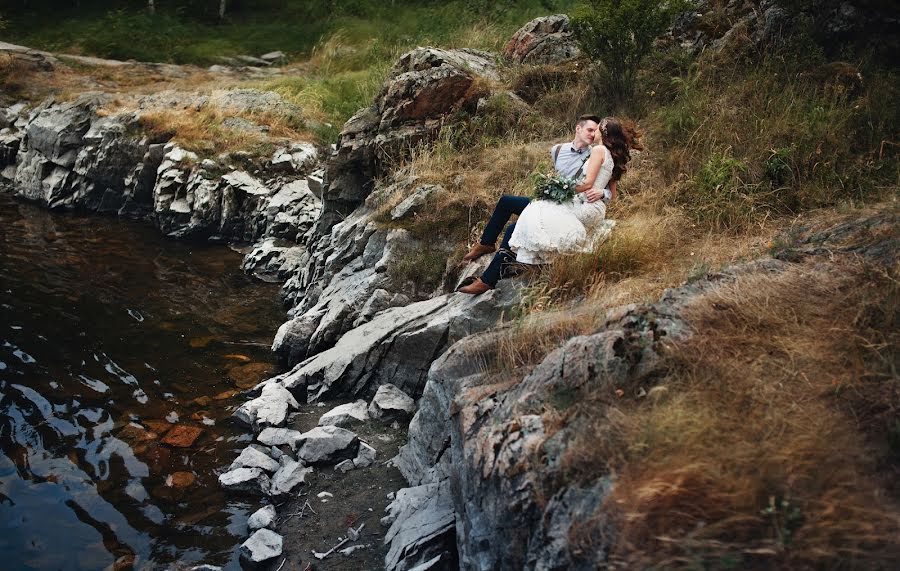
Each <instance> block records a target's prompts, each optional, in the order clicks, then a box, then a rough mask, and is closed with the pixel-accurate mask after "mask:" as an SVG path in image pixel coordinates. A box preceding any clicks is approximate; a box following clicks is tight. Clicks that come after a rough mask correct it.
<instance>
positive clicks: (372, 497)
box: [270, 401, 406, 571]
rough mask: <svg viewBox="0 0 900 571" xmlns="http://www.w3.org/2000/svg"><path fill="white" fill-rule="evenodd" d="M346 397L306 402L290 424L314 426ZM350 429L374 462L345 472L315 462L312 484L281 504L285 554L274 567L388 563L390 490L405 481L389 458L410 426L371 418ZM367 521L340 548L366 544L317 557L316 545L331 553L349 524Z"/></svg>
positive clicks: (291, 569)
mask: <svg viewBox="0 0 900 571" xmlns="http://www.w3.org/2000/svg"><path fill="white" fill-rule="evenodd" d="M343 402H347V401H334V402H328V403H326V404H325V406H317V405H315V404H312V405H303V406H302V407H301V410H300V412H298V413H296V414H294V415H293V416H292V418H291V419H290V420H289V421H288V423H287V426H288V428H293V429H295V430H300V431H307V430H310V429H311V428H313V427H315V426H316V425H317V424H318V421H319V417H320V416H321V415H322V414H324V413H325V412H327V411H328V410H331V409H332V408H333V407H335V406H337V405H339V404H342V403H343ZM346 428H347V429H348V430H352V431H353V432H355V433H356V434H357V435H358V436H359V438H360V440H362V441H364V442H366V443H367V444H369V445H370V446H372V447H373V448H375V450H376V451H377V455H376V458H375V463H374V464H373V465H372V466H369V467H368V468H361V469H356V470H351V471H349V472H347V473H346V474H342V473H340V472H338V471H336V470H334V467H333V466H316V467H315V472H314V473H313V474H312V475H311V477H309V478H308V480H307V482H308V484H307V485H304V486H302V487H301V489H300V492H299V494H298V495H297V496H296V497H294V498H292V499H290V500H288V501H286V502H279V503H277V504H276V510H277V512H278V520H277V526H276V529H275V531H277V532H278V533H280V534H281V535H282V536H283V537H284V553H283V555H282V557H279V558H277V559H276V560H275V561H274V562H273V563H272V564H271V566H270V569H273V570H275V569H278V568H279V566H281V565H282V563H283V566H282V567H281V571H307V570H310V571H311V570H316V571H329V570H344V569H356V570H369V569H383V568H384V556H385V554H386V553H387V546H385V545H384V535H385V533H386V532H387V528H385V527H382V525H381V522H380V521H379V520H380V519H381V518H382V517H383V516H384V515H385V513H384V509H385V507H387V505H388V504H389V503H390V500H389V499H388V497H387V496H388V494H389V493H391V492H396V491H397V490H399V489H400V488H402V487H404V486H405V485H406V482H405V480H404V479H403V476H402V475H401V474H400V471H399V470H397V468H394V467H393V466H387V465H385V463H386V462H387V461H388V460H390V459H391V458H393V457H394V456H396V454H397V452H398V451H399V449H400V446H401V445H403V444H404V443H405V442H406V425H405V424H403V423H401V424H400V425H399V426H397V428H393V427H392V426H391V425H388V424H384V423H382V422H380V421H377V420H369V421H367V422H363V423H359V422H358V423H355V424H353V425H351V426H348V427H346ZM320 492H329V493H331V494H333V497H330V498H329V497H326V498H319V497H317V495H318V494H319V493H320ZM307 501H308V502H309V506H310V507H311V508H312V510H315V513H313V512H312V510H310V508H309V507H306V508H305V509H304V506H305V504H306V502H307ZM301 512H302V515H301ZM292 514H296V515H292ZM362 524H365V525H364V527H363V528H362V531H361V532H360V537H359V539H358V540H357V541H348V542H347V543H345V544H344V545H342V546H341V548H340V549H345V548H348V547H353V546H364V547H362V548H359V549H356V550H355V551H353V552H352V553H350V554H349V555H344V554H341V553H339V552H338V551H335V552H334V553H332V554H331V555H329V556H328V557H326V558H325V559H322V560H319V559H316V558H315V557H314V556H313V553H312V551H313V550H315V551H317V552H319V553H324V552H327V551H328V550H329V549H331V548H332V547H334V546H335V545H337V544H338V543H339V542H340V539H342V538H345V537H347V529H348V527H350V526H351V525H352V526H353V527H354V528H359V526H360V525H362Z"/></svg>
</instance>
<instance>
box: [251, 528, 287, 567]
mask: <svg viewBox="0 0 900 571" xmlns="http://www.w3.org/2000/svg"><path fill="white" fill-rule="evenodd" d="M281 551H282V537H281V536H280V535H278V534H277V533H275V532H274V531H271V530H269V529H260V530H257V531H256V532H254V533H253V535H251V536H250V538H249V539H248V540H247V541H245V542H244V543H242V544H241V563H242V565H246V566H248V567H250V568H251V569H257V568H260V567H261V566H262V565H263V564H265V563H266V562H267V561H271V560H272V559H274V558H276V557H278V556H279V555H281Z"/></svg>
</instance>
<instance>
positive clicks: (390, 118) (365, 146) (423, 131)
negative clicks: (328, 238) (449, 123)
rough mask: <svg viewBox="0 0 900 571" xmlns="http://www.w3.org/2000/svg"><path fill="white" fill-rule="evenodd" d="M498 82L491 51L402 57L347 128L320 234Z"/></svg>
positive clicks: (330, 172) (332, 165)
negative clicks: (393, 162)
mask: <svg viewBox="0 0 900 571" xmlns="http://www.w3.org/2000/svg"><path fill="white" fill-rule="evenodd" d="M497 79H498V76H497V70H496V66H495V64H494V55H493V54H490V53H487V52H482V51H478V50H471V49H458V50H443V49H438V48H416V49H414V50H412V51H411V52H409V53H407V54H404V55H403V56H402V57H401V58H400V59H399V60H398V61H397V63H396V64H394V67H393V69H392V70H391V74H390V79H388V81H387V82H385V84H384V86H383V87H382V89H381V92H380V93H379V94H378V96H377V97H376V98H375V101H374V102H373V104H372V105H371V106H369V107H366V108H363V109H360V110H359V111H358V112H357V113H356V114H355V115H353V117H351V118H350V120H349V121H347V123H346V124H344V128H343V129H342V131H341V137H340V142H339V144H338V149H337V152H336V153H335V155H334V156H333V157H332V159H331V160H330V161H329V162H328V165H327V169H326V171H327V172H326V188H325V192H324V195H323V197H322V198H323V203H324V208H323V214H322V217H321V218H320V220H319V223H318V228H319V232H320V233H322V234H324V233H325V232H326V231H327V230H328V229H329V228H330V227H331V226H333V225H334V224H335V223H337V222H338V221H339V220H340V219H341V218H342V217H343V216H346V215H347V214H349V213H350V212H352V211H353V210H354V209H355V208H356V207H357V206H358V205H360V204H361V203H362V202H363V201H364V200H365V198H366V197H367V196H368V195H369V194H370V193H371V192H372V189H373V182H374V180H375V179H376V178H378V177H379V176H380V175H382V174H385V172H384V170H383V164H384V162H385V160H386V159H388V158H397V157H398V156H399V155H400V154H402V153H403V152H405V150H406V149H408V148H410V147H412V146H414V145H416V144H417V143H419V142H422V141H427V140H429V139H431V138H433V137H434V136H435V135H436V134H437V132H438V130H439V129H440V127H441V125H442V122H443V120H444V118H445V117H446V116H447V115H448V114H450V113H451V112H454V111H458V110H461V109H470V110H473V109H474V108H475V105H476V104H477V102H478V99H479V98H480V97H482V96H484V95H485V94H486V93H487V89H486V87H485V85H484V84H485V82H487V81H492V80H497Z"/></svg>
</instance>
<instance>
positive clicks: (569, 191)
mask: <svg viewBox="0 0 900 571" xmlns="http://www.w3.org/2000/svg"><path fill="white" fill-rule="evenodd" d="M531 180H532V182H534V198H535V200H552V201H553V202H558V203H559V204H563V203H566V202H571V201H572V199H574V198H575V195H576V194H577V192H575V186H576V185H577V184H578V181H576V180H575V179H574V178H569V177H565V176H562V175H560V174H559V173H556V172H554V173H553V174H546V173H542V172H536V173H534V174H533V175H532V176H531Z"/></svg>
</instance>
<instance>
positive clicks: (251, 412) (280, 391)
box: [234, 383, 300, 426]
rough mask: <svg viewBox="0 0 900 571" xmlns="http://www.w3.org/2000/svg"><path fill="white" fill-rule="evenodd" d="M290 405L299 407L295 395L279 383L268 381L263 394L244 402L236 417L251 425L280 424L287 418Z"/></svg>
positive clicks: (235, 413)
mask: <svg viewBox="0 0 900 571" xmlns="http://www.w3.org/2000/svg"><path fill="white" fill-rule="evenodd" d="M288 407H293V408H299V407H300V404H299V403H297V401H296V399H294V396H293V395H291V393H290V391H288V390H287V389H286V388H284V387H283V386H281V385H279V384H278V383H268V384H266V385H265V386H263V388H262V394H261V395H260V396H259V397H257V398H255V399H253V400H251V401H248V402H245V403H244V404H242V405H241V406H240V407H239V408H238V409H237V410H236V411H235V412H234V417H235V418H236V419H238V420H239V421H241V422H243V423H245V424H248V425H250V426H254V425H258V426H280V425H282V424H284V421H285V419H287V413H288Z"/></svg>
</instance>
